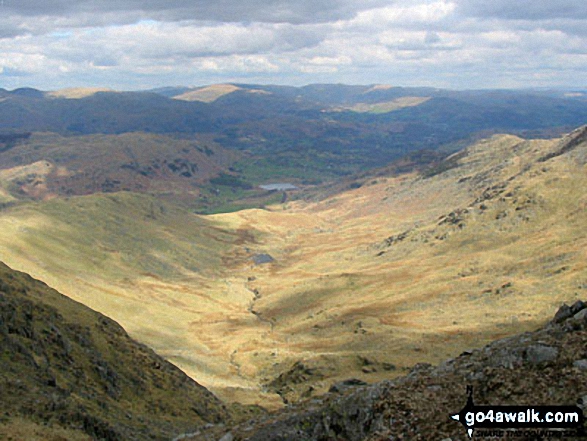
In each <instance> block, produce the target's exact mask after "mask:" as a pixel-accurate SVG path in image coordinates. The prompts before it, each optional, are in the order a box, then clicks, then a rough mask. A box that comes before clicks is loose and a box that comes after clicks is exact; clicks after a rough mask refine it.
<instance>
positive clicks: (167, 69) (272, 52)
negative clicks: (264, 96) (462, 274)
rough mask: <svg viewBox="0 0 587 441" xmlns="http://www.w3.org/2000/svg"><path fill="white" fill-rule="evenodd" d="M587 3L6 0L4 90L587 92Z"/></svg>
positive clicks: (1, 45)
mask: <svg viewBox="0 0 587 441" xmlns="http://www.w3.org/2000/svg"><path fill="white" fill-rule="evenodd" d="M586 73H587V2H586V1H585V0H556V1H555V0H403V1H395V0H248V1H243V0H167V1H159V0H146V1H139V0H101V1H89V0H0V88H6V89H14V88H18V87H35V88H38V89H42V90H56V89H61V88H67V87H107V88H111V89H115V90H141V89H149V88H154V87H163V86H201V85H207V84H214V83H227V82H236V83H255V84H284V85H305V84H311V83H345V84H390V85H394V86H429V87H438V88H450V89H489V88H567V89H585V88H587V75H586Z"/></svg>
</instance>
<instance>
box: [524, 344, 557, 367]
mask: <svg viewBox="0 0 587 441" xmlns="http://www.w3.org/2000/svg"><path fill="white" fill-rule="evenodd" d="M525 355H526V356H525V357H524V358H525V359H526V361H527V362H528V363H530V364H540V363H547V362H549V361H553V360H555V359H556V357H558V349H556V348H553V347H552V346H544V345H533V346H529V347H528V348H527V349H526V354H525Z"/></svg>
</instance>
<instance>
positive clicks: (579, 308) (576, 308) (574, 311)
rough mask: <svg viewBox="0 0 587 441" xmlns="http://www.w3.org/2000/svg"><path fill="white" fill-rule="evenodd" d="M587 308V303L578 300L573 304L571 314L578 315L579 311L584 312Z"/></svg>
mask: <svg viewBox="0 0 587 441" xmlns="http://www.w3.org/2000/svg"><path fill="white" fill-rule="evenodd" d="M586 308H587V304H585V302H583V301H581V300H577V301H576V302H575V303H573V305H572V306H571V313H572V314H577V313H578V312H579V311H582V310H584V309H586Z"/></svg>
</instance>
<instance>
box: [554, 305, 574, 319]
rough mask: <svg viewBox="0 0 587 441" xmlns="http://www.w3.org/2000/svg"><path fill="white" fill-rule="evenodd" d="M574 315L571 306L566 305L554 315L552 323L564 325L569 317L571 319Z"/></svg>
mask: <svg viewBox="0 0 587 441" xmlns="http://www.w3.org/2000/svg"><path fill="white" fill-rule="evenodd" d="M572 315H573V312H572V311H571V307H570V306H569V305H567V304H564V305H563V306H561V307H560V308H559V309H558V311H557V312H556V314H555V315H554V318H553V319H552V321H553V322H554V323H562V322H564V321H565V320H566V319H568V318H569V317H571V316H572Z"/></svg>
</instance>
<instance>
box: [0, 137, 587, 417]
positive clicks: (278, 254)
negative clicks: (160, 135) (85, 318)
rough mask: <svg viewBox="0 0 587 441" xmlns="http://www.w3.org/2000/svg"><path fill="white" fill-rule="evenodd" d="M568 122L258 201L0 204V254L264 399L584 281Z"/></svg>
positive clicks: (434, 350) (321, 385)
mask: <svg viewBox="0 0 587 441" xmlns="http://www.w3.org/2000/svg"><path fill="white" fill-rule="evenodd" d="M586 133H587V130H586V129H585V128H581V129H578V130H576V131H574V132H573V133H571V134H569V135H567V136H565V137H563V138H560V139H553V140H525V139H522V138H519V137H516V136H513V135H496V136H493V137H491V138H488V139H485V140H481V141H479V142H476V143H474V144H472V145H470V146H469V147H467V148H466V149H464V150H462V151H460V152H458V153H456V154H454V155H452V156H450V157H448V158H446V159H445V160H444V161H442V162H440V163H436V164H435V165H434V166H431V167H429V168H428V169H426V170H424V171H421V172H418V171H412V172H408V173H403V174H394V175H381V174H379V175H378V176H375V177H373V178H370V179H368V178H363V179H362V181H361V182H360V183H359V186H360V188H355V189H353V190H347V191H345V192H343V193H339V194H334V195H332V196H329V197H326V198H319V199H317V200H315V201H303V200H299V201H294V202H289V203H286V204H282V205H275V206H272V207H270V208H269V209H265V210H259V209H256V210H244V211H239V212H236V213H226V214H218V215H214V216H196V215H194V214H191V213H189V212H188V211H185V210H184V209H182V208H179V207H177V206H175V205H173V204H171V203H164V202H162V201H160V200H158V199H156V198H154V197H152V196H149V195H136V194H132V193H120V194H113V195H101V194H96V195H91V196H83V197H76V198H68V199H55V200H50V201H44V202H35V203H30V202H29V203H21V204H15V205H12V206H8V207H5V208H4V209H2V211H0V254H1V255H2V259H3V260H4V261H5V262H7V263H8V264H10V265H11V266H13V267H15V268H16V269H19V270H26V271H27V272H29V273H31V274H32V275H33V276H34V277H37V278H40V279H41V280H44V281H45V282H47V283H49V284H50V285H51V286H53V287H56V288H58V289H59V290H60V291H61V292H63V293H65V294H67V295H68V296H71V297H72V298H74V299H76V300H78V301H81V302H82V303H85V304H87V305H89V306H90V307H92V308H94V309H96V310H98V311H100V312H102V313H104V314H106V315H108V316H110V317H112V318H113V319H115V320H116V321H118V322H119V323H121V324H122V326H124V327H125V329H126V330H127V331H128V332H129V333H130V334H131V335H132V336H133V337H135V338H137V339H139V340H140V341H142V342H144V343H146V344H147V345H149V346H150V347H152V348H153V349H155V351H156V352H158V353H159V354H160V355H163V356H164V357H165V358H167V359H168V360H170V361H172V362H174V363H176V364H177V365H178V366H180V367H181V368H182V369H183V370H184V371H185V372H187V373H188V374H189V375H190V376H191V377H192V378H195V379H197V380H198V381H199V382H201V384H203V385H204V386H206V387H208V388H209V389H211V390H213V391H214V392H215V393H217V394H218V395H219V396H220V397H222V398H224V399H226V400H228V401H240V402H244V403H263V405H265V406H268V407H271V406H273V407H275V406H279V405H280V404H283V402H292V401H297V400H299V399H300V398H305V397H311V396H315V395H317V394H320V393H322V392H324V391H326V390H328V389H329V388H330V386H331V384H332V383H334V382H338V381H342V380H345V379H348V378H350V377H354V378H357V379H360V380H362V381H366V382H374V381H378V380H382V379H389V378H391V377H395V376H399V375H401V374H403V373H405V372H407V370H408V369H409V368H410V367H411V366H413V365H414V364H415V363H416V362H429V363H436V362H439V361H441V360H443V359H445V358H447V357H453V356H455V355H457V354H459V353H461V352H462V351H463V350H466V349H469V348H471V347H477V346H479V345H480V344H483V343H486V342H489V341H491V340H494V339H496V338H499V337H503V336H507V335H512V334H514V333H517V332H520V331H524V330H530V329H535V328H536V327H537V326H538V324H541V323H543V322H544V321H545V320H547V319H548V318H549V317H550V315H551V314H552V310H553V308H554V309H556V308H557V307H558V306H560V304H562V303H563V302H567V303H569V302H573V301H574V300H575V299H577V298H581V297H584V290H585V289H587V269H586V266H585V262H586V261H587V259H586V255H585V250H586V249H587V247H586V245H587V244H586V240H587V237H586V236H585V232H586V231H587V224H586V219H587V217H586V216H585V209H586V208H587V201H586V200H585V195H584V194H583V191H582V189H583V188H585V185H586V184H587V182H586V179H587V178H586V176H587V175H586V174H585V167H586V163H587V143H586V137H587V136H586Z"/></svg>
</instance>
